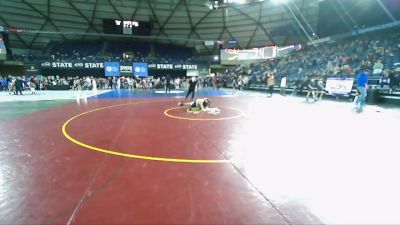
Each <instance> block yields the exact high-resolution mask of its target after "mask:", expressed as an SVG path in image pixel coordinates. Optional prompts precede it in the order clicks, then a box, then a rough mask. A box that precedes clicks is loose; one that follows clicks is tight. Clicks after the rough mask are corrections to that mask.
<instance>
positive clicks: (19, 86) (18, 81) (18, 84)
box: [15, 77, 23, 95]
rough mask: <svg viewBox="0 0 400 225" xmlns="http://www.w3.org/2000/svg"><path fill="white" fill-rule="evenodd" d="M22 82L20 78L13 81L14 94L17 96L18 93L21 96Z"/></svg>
mask: <svg viewBox="0 0 400 225" xmlns="http://www.w3.org/2000/svg"><path fill="white" fill-rule="evenodd" d="M22 83H23V82H22V80H21V77H17V79H16V80H15V94H16V95H18V92H19V93H20V94H21V95H22V88H23V86H22Z"/></svg>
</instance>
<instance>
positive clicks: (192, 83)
mask: <svg viewBox="0 0 400 225" xmlns="http://www.w3.org/2000/svg"><path fill="white" fill-rule="evenodd" d="M196 85H197V81H196V78H195V77H192V79H190V80H189V90H188V92H187V94H186V97H185V99H187V98H188V96H189V95H190V94H192V100H193V98H194V92H195V91H196Z"/></svg>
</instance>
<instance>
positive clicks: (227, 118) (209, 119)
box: [164, 106, 243, 121]
mask: <svg viewBox="0 0 400 225" xmlns="http://www.w3.org/2000/svg"><path fill="white" fill-rule="evenodd" d="M181 108H187V107H185V106H180V107H174V108H169V109H167V110H165V111H164V115H166V116H168V117H171V118H174V119H179V120H193V121H218V120H231V119H235V118H239V117H241V116H242V115H243V113H242V111H240V110H239V109H237V108H233V107H221V108H227V109H233V110H235V111H237V112H239V114H238V115H235V116H230V117H222V118H193V117H182V116H174V115H171V114H170V113H169V112H170V111H172V110H175V109H181Z"/></svg>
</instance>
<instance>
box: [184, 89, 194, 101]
mask: <svg viewBox="0 0 400 225" xmlns="http://www.w3.org/2000/svg"><path fill="white" fill-rule="evenodd" d="M190 93H192V100H193V98H194V89H193V90H192V89H189V91H188V93H187V94H186V98H185V99H187V97H188V96H189V95H190Z"/></svg>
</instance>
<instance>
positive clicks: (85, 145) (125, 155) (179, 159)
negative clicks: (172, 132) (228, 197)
mask: <svg viewBox="0 0 400 225" xmlns="http://www.w3.org/2000/svg"><path fill="white" fill-rule="evenodd" d="M140 103H147V102H135V103H126V104H119V105H112V106H107V107H102V108H97V109H93V110H89V111H86V112H83V113H80V114H78V115H76V116H73V117H71V118H70V119H68V120H67V121H65V122H64V124H63V125H62V128H61V131H62V133H63V135H64V136H65V137H66V138H67V139H68V140H70V141H71V142H73V143H75V144H77V145H79V146H81V147H84V148H87V149H91V150H94V151H98V152H103V153H107V154H112V155H118V156H123V157H128V158H136V159H144V160H152V161H162V162H175V163H228V162H230V161H229V160H215V159H183V158H164V157H152V156H145V155H135V154H128V153H121V152H116V151H114V150H110V149H103V148H99V147H96V146H92V145H89V144H85V143H83V142H81V141H78V140H77V139H75V138H73V137H72V136H71V135H69V133H68V132H67V127H68V124H69V123H71V121H73V120H75V119H77V118H79V117H81V116H84V115H87V114H89V113H92V112H96V111H100V110H104V109H110V108H115V107H121V106H126V105H135V104H140Z"/></svg>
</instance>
